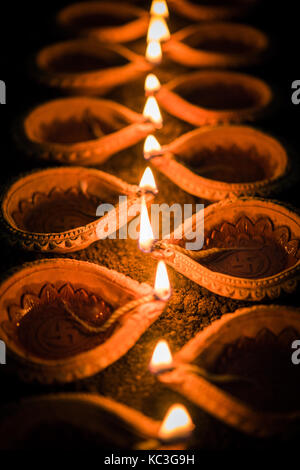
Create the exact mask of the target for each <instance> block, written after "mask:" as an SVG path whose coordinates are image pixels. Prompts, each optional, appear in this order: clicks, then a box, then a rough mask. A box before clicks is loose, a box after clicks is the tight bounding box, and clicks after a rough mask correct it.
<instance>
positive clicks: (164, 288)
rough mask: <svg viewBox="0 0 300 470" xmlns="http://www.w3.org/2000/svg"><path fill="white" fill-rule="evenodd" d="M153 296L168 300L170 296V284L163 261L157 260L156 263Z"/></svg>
mask: <svg viewBox="0 0 300 470" xmlns="http://www.w3.org/2000/svg"><path fill="white" fill-rule="evenodd" d="M154 291H155V296H156V297H157V298H158V299H159V300H165V301H166V300H168V299H169V298H170V297H171V286H170V281H169V276H168V272H167V268H166V265H165V262H164V261H162V260H161V261H159V262H158V265H157V271H156V278H155V283H154Z"/></svg>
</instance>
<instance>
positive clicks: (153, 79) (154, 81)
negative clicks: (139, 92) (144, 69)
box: [145, 73, 160, 96]
mask: <svg viewBox="0 0 300 470" xmlns="http://www.w3.org/2000/svg"><path fill="white" fill-rule="evenodd" d="M159 89H160V81H159V80H158V78H157V76H156V75H154V74H153V73H149V75H147V77H146V80H145V93H146V96H149V95H154V94H155V93H157V92H158V91H159Z"/></svg>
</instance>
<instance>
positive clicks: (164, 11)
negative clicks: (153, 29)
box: [150, 0, 169, 18]
mask: <svg viewBox="0 0 300 470" xmlns="http://www.w3.org/2000/svg"><path fill="white" fill-rule="evenodd" d="M150 15H156V16H163V17H164V18H167V17H168V16H169V10H168V5H167V2H166V1H165V0H153V1H152V5H151V9H150Z"/></svg>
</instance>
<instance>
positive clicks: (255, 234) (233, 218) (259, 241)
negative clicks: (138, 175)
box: [153, 198, 300, 301]
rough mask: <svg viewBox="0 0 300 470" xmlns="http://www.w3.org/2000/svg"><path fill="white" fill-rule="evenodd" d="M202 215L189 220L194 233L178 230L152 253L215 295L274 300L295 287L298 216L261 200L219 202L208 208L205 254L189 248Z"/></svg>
mask: <svg viewBox="0 0 300 470" xmlns="http://www.w3.org/2000/svg"><path fill="white" fill-rule="evenodd" d="M197 217H198V216H197ZM197 217H196V215H194V216H193V217H192V218H191V219H190V220H187V221H185V224H186V226H189V227H190V229H189V230H186V228H184V227H181V228H178V232H177V234H176V232H174V233H173V234H171V235H170V240H163V241H162V242H158V243H156V249H155V250H154V252H153V255H154V256H156V257H159V258H163V259H164V260H165V261H166V262H167V263H168V264H169V265H170V266H172V267H173V268H174V269H175V270H176V271H178V272H180V273H181V274H183V275H185V276H186V277H187V278H189V279H191V280H192V281H194V282H196V283H197V284H199V285H201V286H203V287H205V288H206V289H208V290H210V291H211V292H213V293H215V294H218V295H222V296H225V297H230V298H233V299H243V300H252V301H260V300H262V299H265V298H270V299H274V298H276V297H279V296H280V294H281V292H282V291H285V292H287V293H290V292H292V291H294V290H295V289H296V286H297V282H298V280H299V276H300V250H299V240H300V216H299V215H298V214H297V213H295V212H293V211H292V210H290V209H288V208H287V207H285V206H283V205H279V204H278V203H275V202H272V201H269V200H264V199H258V198H240V199H238V198H236V199H232V200H230V199H227V200H224V201H220V202H218V203H215V204H212V205H210V206H209V207H207V208H205V209H204V242H203V243H204V244H203V248H202V250H199V251H191V250H186V249H185V245H186V241H187V239H188V240H190V239H191V240H193V238H195V235H194V231H195V228H196V220H197ZM197 223H198V228H199V225H200V224H199V220H198V222H197ZM180 233H183V234H184V235H183V236H182V237H181V239H180V236H179V235H178V234H180ZM200 235H201V234H200ZM200 235H199V236H200ZM189 243H191V242H189Z"/></svg>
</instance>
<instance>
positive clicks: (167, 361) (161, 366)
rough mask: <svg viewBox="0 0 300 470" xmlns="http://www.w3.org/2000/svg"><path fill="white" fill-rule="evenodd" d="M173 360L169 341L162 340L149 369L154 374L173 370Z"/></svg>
mask: <svg viewBox="0 0 300 470" xmlns="http://www.w3.org/2000/svg"><path fill="white" fill-rule="evenodd" d="M172 364H173V358H172V354H171V351H170V348H169V345H168V343H167V341H165V340H163V339H162V340H160V341H159V342H158V343H157V345H156V346H155V349H154V351H153V354H152V358H151V361H150V364H149V369H150V371H151V372H152V373H153V374H159V373H162V372H166V371H167V370H170V369H171V368H172Z"/></svg>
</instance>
